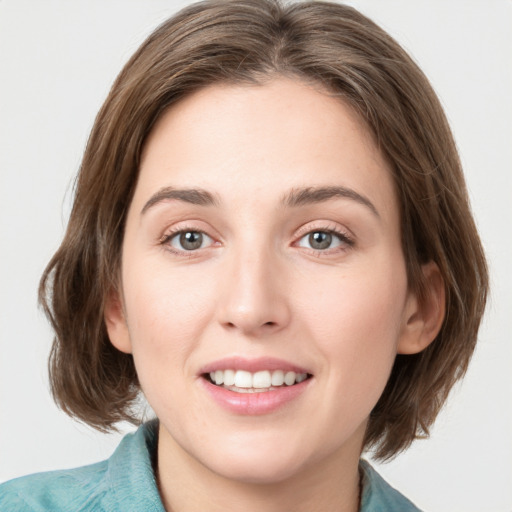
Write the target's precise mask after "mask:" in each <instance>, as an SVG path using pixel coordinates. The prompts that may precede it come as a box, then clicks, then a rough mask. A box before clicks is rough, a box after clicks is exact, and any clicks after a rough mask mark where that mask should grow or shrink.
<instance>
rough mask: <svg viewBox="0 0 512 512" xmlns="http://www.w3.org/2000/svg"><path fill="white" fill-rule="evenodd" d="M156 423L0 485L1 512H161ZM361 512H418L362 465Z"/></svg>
mask: <svg viewBox="0 0 512 512" xmlns="http://www.w3.org/2000/svg"><path fill="white" fill-rule="evenodd" d="M157 432H158V424H157V422H156V421H152V422H149V423H145V424H144V425H142V426H141V427H140V428H139V429H138V430H137V431H136V432H135V433H133V434H127V435H126V436H125V437H124V438H123V439H122V441H121V443H120V444H119V446H118V447H117V449H116V451H115V452H114V453H113V454H112V456H111V457H110V458H109V459H108V460H106V461H103V462H98V463H97V464H92V465H90V466H84V467H81V468H76V469H70V470H62V471H50V472H47V473H38V474H35V475H29V476H25V477H21V478H17V479H15V480H11V481H9V482H6V483H5V484H2V485H0V512H58V511H65V512H165V509H164V506H163V505H162V501H161V499H160V494H159V493H158V487H157V484H156V480H155V474H154V472H153V464H152V459H153V458H154V456H155V454H156V446H157ZM360 467H361V469H362V474H363V479H362V489H363V492H362V498H361V509H360V512H386V511H390V512H391V511H392V512H419V509H417V508H416V507H415V506H414V505H413V504H412V503H411V502H410V501H409V500H407V498H405V497H404V496H402V495H401V494H400V493H399V492H398V491H396V490H395V489H393V488H392V487H391V486H390V485H389V484H388V483H386V481H385V480H384V479H383V478H382V477H381V476H380V475H379V474H378V473H377V472H376V471H375V470H374V469H373V468H372V467H371V466H370V464H369V463H368V462H366V461H364V460H362V461H361V464H360Z"/></svg>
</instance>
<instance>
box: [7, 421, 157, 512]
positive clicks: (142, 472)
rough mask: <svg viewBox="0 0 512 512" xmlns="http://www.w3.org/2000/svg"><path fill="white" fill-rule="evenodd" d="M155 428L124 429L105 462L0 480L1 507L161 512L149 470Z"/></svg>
mask: <svg viewBox="0 0 512 512" xmlns="http://www.w3.org/2000/svg"><path fill="white" fill-rule="evenodd" d="M157 427H158V425H157V423H155V422H150V423H147V424H145V425H142V426H141V427H140V428H139V429H138V430H137V432H135V433H133V434H127V435H126V436H125V437H124V438H123V440H122V441H121V443H120V445H119V446H118V447H117V449H116V451H115V452H114V453H113V454H112V456H111V457H110V458H109V459H108V460H106V461H103V462H98V463H97V464H92V465H90V466H84V467H80V468H76V469H70V470H62V471H51V472H47V473H38V474H35V475H29V476H25V477H21V478H17V479H15V480H11V481H9V482H6V483H5V484H3V485H0V511H1V512H4V511H9V512H29V511H30V512H59V511H65V512H92V511H94V512H107V511H108V512H135V511H140V510H144V511H145V512H164V508H163V505H162V502H161V501H160V495H159V493H158V488H157V484H156V480H155V475H154V473H153V469H152V459H153V457H154V456H155V453H156V443H157Z"/></svg>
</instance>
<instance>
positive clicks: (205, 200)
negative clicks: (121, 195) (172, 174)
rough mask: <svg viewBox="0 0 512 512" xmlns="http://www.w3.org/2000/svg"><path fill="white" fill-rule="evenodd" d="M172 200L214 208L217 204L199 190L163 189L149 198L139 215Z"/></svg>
mask: <svg viewBox="0 0 512 512" xmlns="http://www.w3.org/2000/svg"><path fill="white" fill-rule="evenodd" d="M172 199H177V200H178V201H183V202H185V203H190V204H195V205H198V206H215V205H216V204H217V200H216V199H215V197H214V196H213V194H211V193H210V192H208V191H206V190H203V189H200V188H183V189H177V188H173V187H164V188H161V189H160V190H159V191H158V192H156V193H155V194H153V195H152V196H151V197H150V198H149V200H148V201H147V202H146V204H145V205H144V206H143V208H142V210H141V212H140V213H141V215H142V214H144V213H146V211H147V210H149V209H150V208H151V207H152V206H155V205H156V204H158V203H161V202H162V201H169V200H172Z"/></svg>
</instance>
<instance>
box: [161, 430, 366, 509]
mask: <svg viewBox="0 0 512 512" xmlns="http://www.w3.org/2000/svg"><path fill="white" fill-rule="evenodd" d="M162 430H163V427H162V425H160V436H159V443H158V471H157V480H158V486H159V490H160V494H161V497H162V502H163V504H164V507H165V509H166V511H167V512H196V511H197V512H199V511H201V512H202V511H204V510H209V511H210V512H230V511H233V512H234V511H237V512H238V511H240V510H243V511H244V512H282V511H283V510H286V511H293V512H310V511H311V510H322V511H323V512H357V511H358V510H359V500H360V485H359V481H360V480H359V471H358V462H359V454H360V449H359V447H360V444H359V445H358V446H354V447H349V449H347V448H346V447H344V448H343V450H340V452H339V453H338V452H337V453H334V454H332V455H331V456H330V457H329V458H328V459H325V460H321V461H317V462H315V463H313V464H311V465H309V466H308V467H305V468H304V469H302V470H300V471H299V472H297V473H295V474H293V475H292V476H290V477H288V478H285V479H283V480H280V481H277V482H270V483H254V482H245V481H239V480H234V479H232V478H226V477H224V476H223V475H220V474H219V473H215V472H213V471H211V470H210V469H209V468H208V467H206V466H205V465H203V464H202V463H201V462H200V461H198V460H196V459H195V458H193V457H191V456H190V455H189V454H188V453H187V452H185V451H184V450H183V449H182V448H181V447H180V446H179V445H178V444H177V443H176V442H175V441H174V440H173V439H172V438H171V436H169V435H168V434H167V433H166V432H165V431H162ZM354 448H355V449H354ZM341 452H343V453H341Z"/></svg>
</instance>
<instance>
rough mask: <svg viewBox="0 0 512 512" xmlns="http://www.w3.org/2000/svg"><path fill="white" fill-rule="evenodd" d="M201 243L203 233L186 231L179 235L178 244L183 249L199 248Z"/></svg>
mask: <svg viewBox="0 0 512 512" xmlns="http://www.w3.org/2000/svg"><path fill="white" fill-rule="evenodd" d="M202 243H203V234H202V233H198V232H197V231H187V232H186V233H182V234H181V235H180V244H181V246H182V247H183V249H185V250H187V251H192V250H194V249H199V248H200V247H201V245H202Z"/></svg>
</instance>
